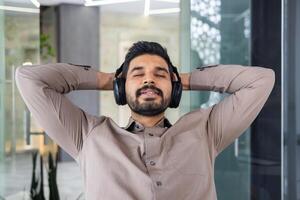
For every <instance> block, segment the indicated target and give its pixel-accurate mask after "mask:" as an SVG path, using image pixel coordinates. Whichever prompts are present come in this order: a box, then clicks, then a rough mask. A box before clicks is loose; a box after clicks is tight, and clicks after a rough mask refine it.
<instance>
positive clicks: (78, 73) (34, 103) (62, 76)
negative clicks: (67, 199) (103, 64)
mask: <svg viewBox="0 0 300 200" xmlns="http://www.w3.org/2000/svg"><path fill="white" fill-rule="evenodd" d="M15 79H16V85H17V87H18V89H19V92H20V94H21V96H22V98H23V100H24V102H25V104H26V105H27V107H28V109H29V110H30V112H31V113H32V116H33V118H34V119H35V120H36V122H37V123H38V124H39V125H40V126H41V127H42V128H43V129H44V130H45V132H46V134H47V135H48V136H49V137H50V138H51V139H53V140H54V141H55V142H56V143H57V144H58V145H59V146H60V147H61V148H63V149H64V150H65V151H66V152H67V153H68V154H70V155H71V156H72V157H73V158H76V157H77V155H78V153H79V151H80V150H81V148H82V145H83V142H84V140H85V139H86V137H87V136H88V134H89V133H90V131H91V130H92V129H93V127H95V125H96V124H98V123H99V122H100V121H101V120H102V119H103V116H101V117H99V116H93V115H90V114H88V113H86V112H85V111H83V110H82V109H81V108H79V107H77V106H75V105H74V104H73V103H72V102H71V101H70V100H69V99H68V98H67V97H65V96H64V94H66V93H69V92H71V91H73V90H98V89H99V88H98V82H97V70H95V69H93V68H91V67H87V66H85V67H80V66H75V65H71V64H66V63H55V64H45V65H33V66H20V67H18V68H17V69H16V73H15Z"/></svg>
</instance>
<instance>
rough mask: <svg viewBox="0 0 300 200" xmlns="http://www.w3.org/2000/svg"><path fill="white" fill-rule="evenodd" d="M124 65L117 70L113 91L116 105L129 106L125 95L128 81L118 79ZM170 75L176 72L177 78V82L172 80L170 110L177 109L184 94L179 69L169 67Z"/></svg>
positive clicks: (122, 78)
mask: <svg viewBox="0 0 300 200" xmlns="http://www.w3.org/2000/svg"><path fill="white" fill-rule="evenodd" d="M123 66H124V63H123V64H122V65H121V67H119V68H118V69H117V70H116V73H115V78H114V80H113V89H114V96H115V100H116V103H117V104H118V105H125V104H127V101H126V93H125V82H126V79H125V78H124V77H118V75H119V74H121V72H122V71H123ZM169 69H170V73H171V74H172V72H175V74H176V76H177V79H178V80H177V81H174V80H172V94H171V102H170V105H169V107H170V108H177V107H178V106H179V103H180V99H181V94H182V84H181V78H180V76H179V74H178V72H177V68H176V67H175V66H173V65H172V66H171V67H169Z"/></svg>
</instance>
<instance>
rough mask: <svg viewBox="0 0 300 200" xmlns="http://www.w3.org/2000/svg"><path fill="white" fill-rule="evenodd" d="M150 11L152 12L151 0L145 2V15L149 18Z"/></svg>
mask: <svg viewBox="0 0 300 200" xmlns="http://www.w3.org/2000/svg"><path fill="white" fill-rule="evenodd" d="M149 11H150V0H145V8H144V15H145V16H149Z"/></svg>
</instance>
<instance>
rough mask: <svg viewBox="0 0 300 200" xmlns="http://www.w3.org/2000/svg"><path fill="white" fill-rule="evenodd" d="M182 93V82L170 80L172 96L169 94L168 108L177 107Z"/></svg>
mask: <svg viewBox="0 0 300 200" xmlns="http://www.w3.org/2000/svg"><path fill="white" fill-rule="evenodd" d="M181 95H182V84H181V82H178V81H173V82H172V96H171V103H170V105H169V107H170V108H177V107H178V106H179V103H180V99H181Z"/></svg>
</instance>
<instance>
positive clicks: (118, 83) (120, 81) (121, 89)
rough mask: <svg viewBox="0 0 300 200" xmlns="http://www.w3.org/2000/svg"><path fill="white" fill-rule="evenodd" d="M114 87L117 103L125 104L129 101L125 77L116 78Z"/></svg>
mask: <svg viewBox="0 0 300 200" xmlns="http://www.w3.org/2000/svg"><path fill="white" fill-rule="evenodd" d="M113 89H114V97H115V101H116V103H117V104H118V105H125V104H126V103H127V101H126V93H125V79H124V78H116V79H114V80H113Z"/></svg>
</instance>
